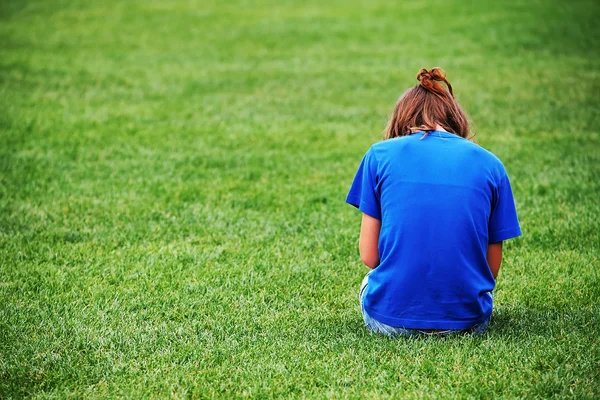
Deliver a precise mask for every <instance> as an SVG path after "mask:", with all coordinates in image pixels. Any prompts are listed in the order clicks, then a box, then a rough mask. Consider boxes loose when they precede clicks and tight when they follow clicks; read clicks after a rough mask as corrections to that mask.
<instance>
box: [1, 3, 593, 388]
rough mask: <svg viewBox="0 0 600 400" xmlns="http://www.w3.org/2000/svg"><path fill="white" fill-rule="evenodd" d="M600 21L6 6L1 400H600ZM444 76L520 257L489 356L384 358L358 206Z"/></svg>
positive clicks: (448, 349) (435, 349) (460, 11)
mask: <svg viewBox="0 0 600 400" xmlns="http://www.w3.org/2000/svg"><path fill="white" fill-rule="evenodd" d="M599 11H600V4H599V3H598V2H596V1H570V2H562V1H506V2H493V3H492V2H479V3H474V4H471V3H469V4H467V3H464V2H458V1H427V2H417V1H407V2H402V3H398V4H396V3H394V2H383V1H369V2H367V1H331V2H317V1H306V2H297V1H271V2H268V1H228V2H218V1H170V2H160V1H133V0H132V1H110V0H106V1H98V2H86V1H66V0H52V1H50V0H48V1H12V0H4V1H2V2H0V110H2V111H0V397H1V398H21V397H33V398H51V397H52V398H54V397H58V398H63V397H76V398H79V397H85V398H96V397H134V398H143V397H175V398H184V397H193V398H197V397H215V396H216V397H258V398H270V397H342V398H357V397H366V398H390V397H425V398H452V397H461V398H462V397H482V398H490V397H496V396H502V397H541V398H549V397H560V398H563V397H572V398H594V397H598V396H600V392H599V389H598V388H599V387H600V348H599V345H598V341H597V338H598V334H599V333H600V302H599V300H600V278H599V276H598V267H599V266H600V265H599V262H598V254H599V250H600V233H599V232H600V229H599V228H600V224H599V222H598V218H599V217H600V203H599V200H598V198H599V195H600V183H599V180H600V163H599V162H600V130H599V128H598V125H599V122H600V96H599V95H598V93H600V80H599V75H600V68H599V67H598V65H599V62H600V52H599V50H600V29H599V28H598V23H597V21H598V18H599V16H600V12H599ZM433 66H441V67H443V68H444V69H446V71H447V72H448V78H449V80H450V82H451V83H452V84H453V86H454V89H455V93H456V94H457V98H458V100H459V101H460V103H461V104H462V106H463V107H464V108H465V110H466V111H467V112H468V114H469V116H470V119H471V121H472V124H473V129H474V132H475V133H476V137H477V140H478V142H479V143H480V144H481V145H482V146H484V147H485V148H487V149H489V150H491V151H493V152H494V153H495V154H496V155H498V156H499V157H500V158H501V159H502V160H503V161H504V164H505V165H506V168H507V170H508V172H509V175H510V177H511V180H512V184H513V189H514V192H515V197H516V201H517V207H518V211H519V216H520V219H521V224H522V228H523V231H524V235H523V237H521V238H519V239H516V240H512V241H510V242H508V243H507V244H506V247H505V248H506V252H505V254H506V256H505V261H504V264H503V268H502V270H501V273H500V278H499V282H498V287H497V290H496V297H495V299H496V305H495V314H494V318H493V324H492V327H491V331H490V332H489V334H487V335H486V336H485V337H483V338H476V339H471V338H453V339H448V340H447V339H435V338H432V339H418V340H405V339H401V340H390V339H387V338H383V337H377V336H371V335H369V334H367V333H366V331H365V329H364V328H363V326H362V321H361V317H360V313H359V308H358V302H357V291H358V285H359V283H360V280H361V278H362V276H363V275H364V273H365V272H366V269H364V268H363V267H361V265H360V261H359V259H358V250H357V240H358V230H359V224H360V216H359V214H358V213H357V212H356V211H355V210H353V209H352V208H351V207H349V206H347V205H345V204H344V198H345V195H346V191H347V189H348V187H349V185H350V183H351V180H352V177H353V175H354V173H355V170H356V167H357V166H358V163H359V161H360V158H361V157H362V155H363V154H364V152H365V151H366V150H367V149H368V147H369V145H370V144H372V143H374V142H375V141H377V140H379V139H380V134H381V132H382V130H383V128H384V126H385V123H386V120H387V117H388V115H389V114H390V113H391V111H392V108H393V105H394V103H395V101H396V99H397V98H398V96H399V95H400V94H401V93H402V92H403V91H404V90H405V89H406V88H408V87H409V86H412V85H414V84H415V83H416V79H415V76H416V73H417V72H418V70H419V69H420V68H422V67H427V68H431V67H433ZM423 251H427V249H423Z"/></svg>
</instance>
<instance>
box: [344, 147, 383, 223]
mask: <svg viewBox="0 0 600 400" xmlns="http://www.w3.org/2000/svg"><path fill="white" fill-rule="evenodd" d="M378 181H379V179H378V176H377V159H376V158H375V155H374V154H373V149H371V150H369V151H368V152H367V154H365V156H364V157H363V159H362V162H361V163H360V166H359V167H358V171H357V172H356V176H355V177H354V181H353V182H352V186H351V187H350V191H349V192H348V197H347V198H346V203H348V204H350V205H353V206H354V207H356V208H358V209H359V210H360V211H362V212H363V213H365V214H367V215H369V216H371V217H373V218H376V219H378V220H381V206H380V203H379V193H378V189H377V183H378Z"/></svg>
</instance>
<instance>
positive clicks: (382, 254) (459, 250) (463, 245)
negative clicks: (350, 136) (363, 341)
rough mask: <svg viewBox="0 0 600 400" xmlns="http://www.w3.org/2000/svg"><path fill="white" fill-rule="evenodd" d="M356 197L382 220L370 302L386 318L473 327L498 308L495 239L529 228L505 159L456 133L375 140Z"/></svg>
mask: <svg viewBox="0 0 600 400" xmlns="http://www.w3.org/2000/svg"><path fill="white" fill-rule="evenodd" d="M346 202H347V203H349V204H351V205H353V206H355V207H358V209H360V211H362V212H363V213H365V214H367V215H370V216H371V217H374V218H377V219H379V220H381V231H380V234H379V244H378V249H379V260H380V263H379V266H377V267H376V268H375V269H374V270H373V272H372V273H371V274H370V275H369V285H368V287H367V292H366V293H365V297H364V307H365V309H366V311H367V313H368V314H369V316H371V317H372V318H374V319H376V320H378V321H380V322H383V323H384V324H387V325H391V326H396V327H405V328H416V329H468V328H471V327H473V326H475V325H477V324H479V323H482V322H484V321H485V320H486V319H488V318H489V317H490V315H491V313H492V296H491V292H492V290H493V289H494V286H495V284H496V282H495V279H494V277H493V276H492V272H491V270H490V268H489V266H488V264H487V260H486V253H487V247H488V244H490V243H496V242H500V241H503V240H506V239H509V238H512V237H515V236H519V235H520V234H521V229H520V227H519V221H518V219H517V212H516V209H515V203H514V199H513V194H512V190H511V187H510V182H509V179H508V175H507V174H506V170H505V168H504V165H503V164H502V162H501V161H500V160H499V159H498V158H497V157H496V156H495V155H493V154H492V153H490V152H489V151H487V150H485V149H483V148H482V147H480V146H479V145H477V144H475V143H472V142H470V141H468V140H466V139H463V138H461V137H459V136H456V135H454V134H452V133H448V132H441V131H431V132H429V134H428V135H425V136H424V133H423V132H417V133H414V134H412V135H408V136H402V137H399V138H395V139H389V140H385V141H382V142H379V143H376V144H374V145H373V146H372V147H371V148H370V149H369V151H368V152H367V153H366V155H365V156H364V158H363V160H362V163H361V164H360V167H359V168H358V172H357V173H356V176H355V178H354V182H353V183H352V187H351V188H350V192H349V193H348V198H347V199H346Z"/></svg>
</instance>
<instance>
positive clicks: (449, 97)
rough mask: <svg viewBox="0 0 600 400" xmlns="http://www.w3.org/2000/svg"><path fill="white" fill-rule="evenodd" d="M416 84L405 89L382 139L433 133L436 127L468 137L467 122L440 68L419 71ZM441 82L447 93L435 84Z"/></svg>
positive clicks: (444, 73)
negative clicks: (417, 133)
mask: <svg viewBox="0 0 600 400" xmlns="http://www.w3.org/2000/svg"><path fill="white" fill-rule="evenodd" d="M417 80H418V81H419V82H420V83H419V84H418V85H416V86H414V87H412V88H410V89H408V90H407V91H406V92H404V94H403V95H402V96H400V98H399V99H398V102H396V107H395V108H394V113H393V114H392V116H391V117H390V120H389V122H388V125H387V128H386V129H385V132H384V135H383V138H384V139H392V138H395V137H398V136H405V135H410V134H411V133H414V132H419V131H424V132H426V134H427V133H428V132H429V131H434V130H435V129H436V125H439V126H441V127H443V128H444V129H445V130H447V131H448V132H451V133H454V134H455V135H457V136H460V137H463V138H466V139H471V138H470V137H469V134H470V132H469V122H468V121H467V116H466V115H465V113H464V111H463V110H462V109H461V108H460V106H459V105H458V103H457V102H456V100H455V99H454V92H453V91H452V85H450V82H448V80H447V79H446V72H445V71H444V70H443V69H441V68H432V69H430V70H429V71H428V70H426V69H425V68H423V69H421V70H420V71H419V73H418V74H417ZM440 81H443V82H444V83H445V84H446V86H447V87H448V89H447V90H446V89H445V88H444V87H443V86H442V85H441V84H439V83H438V82H440Z"/></svg>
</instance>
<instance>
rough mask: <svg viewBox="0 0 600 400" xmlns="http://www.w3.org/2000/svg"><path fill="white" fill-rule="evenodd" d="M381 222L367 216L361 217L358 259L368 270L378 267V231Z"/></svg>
mask: <svg viewBox="0 0 600 400" xmlns="http://www.w3.org/2000/svg"><path fill="white" fill-rule="evenodd" d="M380 229H381V221H380V220H378V219H376V218H373V217H371V216H369V215H367V214H363V216H362V225H361V227H360V243H359V249H360V259H361V260H362V262H363V263H364V264H365V265H366V266H367V267H369V268H371V269H373V268H375V267H377V266H378V265H379V249H378V247H377V246H378V242H379V230H380Z"/></svg>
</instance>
